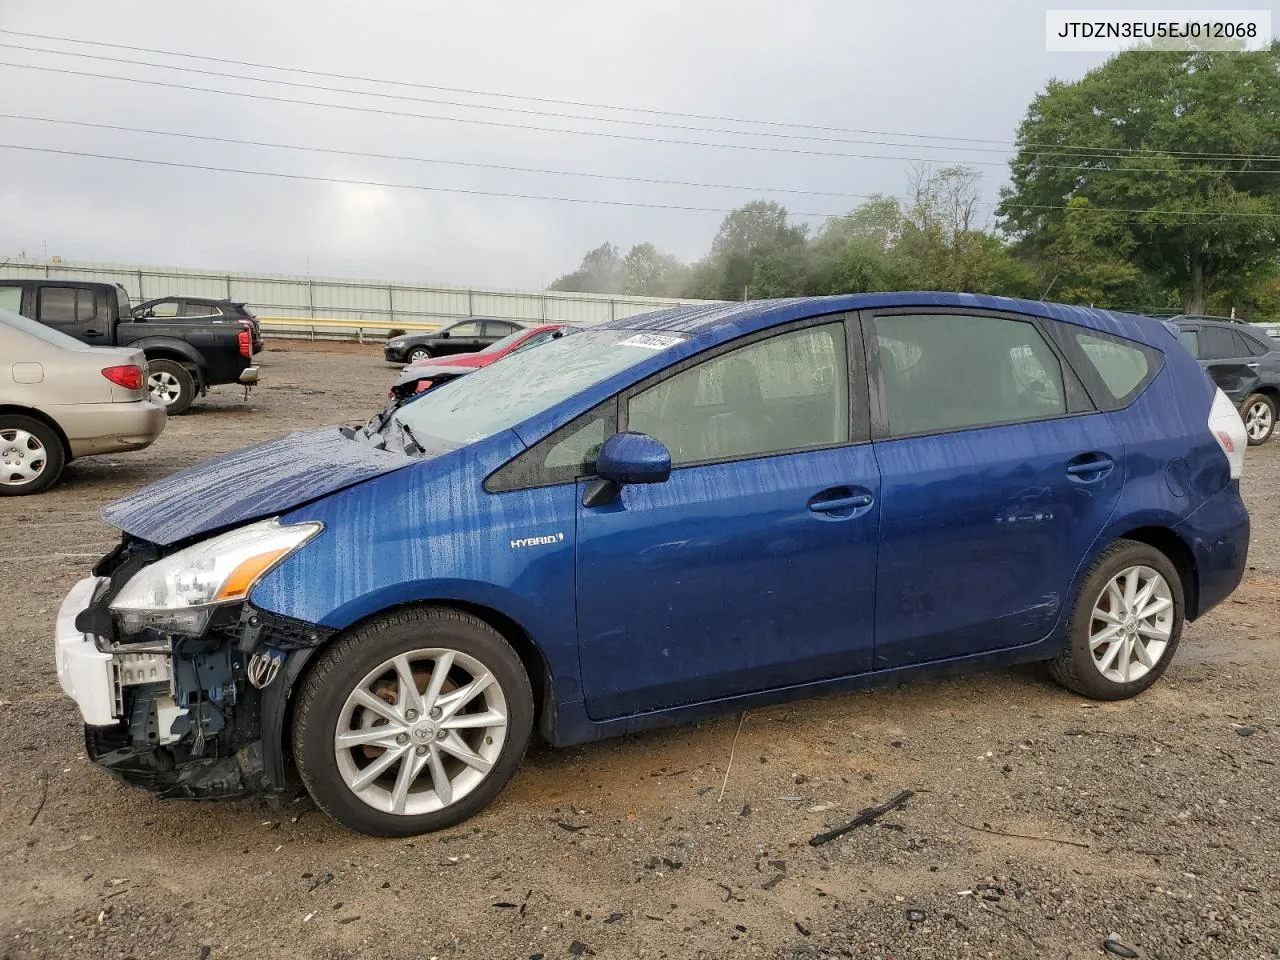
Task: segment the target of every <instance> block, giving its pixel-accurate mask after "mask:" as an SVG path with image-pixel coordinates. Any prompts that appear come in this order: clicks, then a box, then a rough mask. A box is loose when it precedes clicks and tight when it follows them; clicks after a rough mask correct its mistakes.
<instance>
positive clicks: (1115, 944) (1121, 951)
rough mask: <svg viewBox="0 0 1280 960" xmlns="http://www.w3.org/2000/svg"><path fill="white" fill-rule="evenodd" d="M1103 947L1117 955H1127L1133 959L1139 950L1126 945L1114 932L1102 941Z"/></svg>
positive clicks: (1130, 959)
mask: <svg viewBox="0 0 1280 960" xmlns="http://www.w3.org/2000/svg"><path fill="white" fill-rule="evenodd" d="M1102 949H1103V950H1105V951H1107V953H1110V954H1113V955H1115V956H1117V957H1127V958H1129V960H1133V958H1135V957H1137V956H1138V951H1137V950H1134V949H1133V948H1132V947H1126V946H1125V945H1124V944H1123V943H1121V942H1120V941H1119V940H1118V939H1117V938H1116V936H1115V934H1112V935H1111V936H1109V937H1107V939H1105V940H1103V941H1102Z"/></svg>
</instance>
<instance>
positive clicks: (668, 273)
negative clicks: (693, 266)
mask: <svg viewBox="0 0 1280 960" xmlns="http://www.w3.org/2000/svg"><path fill="white" fill-rule="evenodd" d="M688 280H689V268H688V267H687V266H685V265H684V264H683V263H681V262H680V261H679V260H677V259H676V258H675V257H673V256H671V254H669V253H662V252H661V251H660V250H658V248H657V247H655V246H654V245H653V244H652V243H637V244H636V245H635V246H634V247H632V248H631V249H630V251H628V252H627V255H626V257H625V258H624V259H623V261H622V292H623V293H629V294H635V295H637V296H643V297H671V296H675V295H677V294H678V293H679V292H680V291H681V289H682V288H683V287H684V286H685V284H686V283H688Z"/></svg>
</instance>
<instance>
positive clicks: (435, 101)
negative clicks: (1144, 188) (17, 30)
mask: <svg viewBox="0 0 1280 960" xmlns="http://www.w3.org/2000/svg"><path fill="white" fill-rule="evenodd" d="M0 48H5V49H9V50H26V51H30V52H33V53H52V54H55V55H57V56H62V57H80V58H82V59H87V60H101V61H104V62H107V63H118V64H125V65H128V66H132V67H151V68H155V69H159V70H176V71H178V72H180V73H194V74H199V75H201V76H206V77H217V78H219V79H223V80H247V81H250V82H252V83H270V84H275V85H277V86H282V87H294V88H296V89H302V90H320V91H323V92H326V93H344V94H353V95H355V96H360V97H379V98H381V99H385V100H406V101H409V102H411V103H429V104H432V105H434V106H442V107H462V108H464V109H467V110H493V111H497V112H499V113H519V114H525V115H527V116H535V117H551V118H554V119H558V120H584V121H588V122H590V123H616V124H626V125H629V126H637V127H650V128H654V129H666V130H686V131H693V132H695V133H724V134H728V135H730V136H735V137H772V138H774V139H780V140H814V141H819V142H823V143H845V144H862V145H870V146H880V147H908V148H909V147H911V146H912V144H909V143H894V142H892V141H885V140H865V139H846V138H841V137H831V136H820V135H817V134H803V133H772V132H765V131H759V130H730V129H726V128H724V127H707V126H705V125H697V126H692V125H689V124H680V123H669V122H668V123H662V122H657V121H652V120H631V119H626V118H623V117H591V116H583V115H581V114H576V113H559V112H556V111H551V110H532V109H529V108H527V107H504V106H498V105H495V104H491V103H464V102H462V101H459V100H442V99H439V98H437V97H417V96H410V95H408V94H402V93H381V92H378V91H372V90H355V89H352V88H351V87H335V86H329V85H326V84H320V83H301V82H299V81H296V80H273V79H270V78H267V77H247V76H244V75H243V74H236V73H227V72H225V71H223V70H202V69H201V68H199V67H182V66H177V65H175V64H168V63H148V62H146V61H143V60H129V59H126V58H124V57H108V56H103V55H101V54H94V53H74V52H72V51H68V50H51V49H49V48H48V47H31V46H23V45H22V44H17V43H4V42H0ZM930 146H932V147H935V148H936V149H941V150H968V151H974V152H982V153H1011V152H1013V151H1012V150H1011V149H1010V148H1008V147H965V146H950V145H946V144H931V145H930Z"/></svg>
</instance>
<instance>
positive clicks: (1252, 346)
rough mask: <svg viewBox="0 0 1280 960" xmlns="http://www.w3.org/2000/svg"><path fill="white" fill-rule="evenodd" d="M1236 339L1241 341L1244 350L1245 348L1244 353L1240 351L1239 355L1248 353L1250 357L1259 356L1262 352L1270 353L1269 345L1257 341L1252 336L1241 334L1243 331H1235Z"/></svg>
mask: <svg viewBox="0 0 1280 960" xmlns="http://www.w3.org/2000/svg"><path fill="white" fill-rule="evenodd" d="M1236 339H1238V340H1239V341H1241V342H1242V343H1243V344H1244V350H1245V352H1244V353H1242V354H1241V356H1244V355H1245V354H1248V355H1249V356H1251V357H1260V356H1262V355H1263V354H1264V353H1270V352H1271V348H1270V347H1268V346H1267V345H1266V344H1263V343H1261V342H1259V341H1257V340H1255V339H1253V337H1250V336H1246V335H1245V334H1243V333H1237V334H1236Z"/></svg>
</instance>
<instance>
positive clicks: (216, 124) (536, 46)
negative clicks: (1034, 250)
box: [0, 0, 1256, 288]
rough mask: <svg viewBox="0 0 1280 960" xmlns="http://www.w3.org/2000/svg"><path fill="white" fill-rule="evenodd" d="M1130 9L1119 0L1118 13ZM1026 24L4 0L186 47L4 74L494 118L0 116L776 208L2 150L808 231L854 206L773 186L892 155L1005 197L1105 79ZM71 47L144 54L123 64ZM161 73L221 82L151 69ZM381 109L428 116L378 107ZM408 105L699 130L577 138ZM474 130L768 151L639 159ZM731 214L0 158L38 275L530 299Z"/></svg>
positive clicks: (95, 99) (120, 96)
mask: <svg viewBox="0 0 1280 960" xmlns="http://www.w3.org/2000/svg"><path fill="white" fill-rule="evenodd" d="M1054 5H1055V6H1057V4H1054ZM1064 5H1065V4H1064ZM1090 5H1091V6H1094V7H1104V6H1107V4H1106V3H1105V2H1094V3H1092V4H1090ZM1139 5H1141V4H1138V3H1135V2H1133V0H1131V2H1129V3H1127V4H1124V6H1129V7H1133V6H1139ZM1117 6H1118V5H1117ZM1147 6H1151V5H1147ZM1199 6H1201V7H1205V6H1212V4H1211V3H1209V2H1201V3H1200V4H1199ZM1255 6H1256V4H1255ZM1044 9H1045V8H1044V6H1043V5H1040V4H1036V3H1029V2H1027V0H989V2H967V3H966V2H952V0H906V2H904V0H892V2H885V0H876V2H864V0H787V2H781V0H775V2H758V0H733V2H701V3H700V2H696V0H684V2H677V0H644V2H642V3H627V4H622V3H601V2H599V0H595V2H580V0H543V2H539V3H530V2H516V0H510V2H487V0H467V2H462V3H459V2H457V0H452V2H449V3H441V2H436V0H404V2H392V0H367V2H360V3H353V2H351V0H343V2H335V0H305V2H303V0H269V2H268V0H252V2H248V0H218V2H204V3H194V2H179V3H174V2H172V0H168V2H150V0H114V2H111V3H103V2H101V0H0V29H4V30H11V31H22V32H27V33H38V34H47V35H51V36H56V37H62V38H70V39H75V40H96V41H103V42H107V43H114V44H127V45H131V46H135V47H151V48H155V49H157V50H163V51H174V52H176V53H178V54H181V56H177V57H171V56H162V55H160V54H154V53H139V52H136V51H130V50H121V49H111V48H106V47H94V46H88V45H84V44H77V43H68V42H65V41H54V40H41V39H33V38H30V37H22V36H14V35H12V34H3V33H0V44H13V45H21V46H24V47H42V48H49V49H57V50H63V51H68V52H72V53H76V54H80V55H79V56H63V55H57V54H52V53H43V52H34V51H31V50H19V49H13V48H12V47H10V46H0V61H3V62H4V63H8V64H30V65H39V66H43V67H54V68H58V69H60V70H74V71H81V72H89V73H96V74H114V75H117V76H130V77H136V78H143V79H148V80H155V81H164V82H167V83H178V84H186V85H189V86H198V87H215V88H218V89H223V90H234V91H242V92H246V93H254V94H257V95H258V96H267V97H280V98H288V99H300V100H311V101H319V102H325V103H334V104H347V105H352V106H359V107H363V108H369V109H372V110H382V111H397V112H401V113H409V114H430V115H433V116H438V117H439V116H448V117H457V118H467V119H473V120H485V121H488V123H489V124H490V125H482V124H475V123H461V122H451V121H447V120H438V119H424V118H422V117H414V116H408V117H406V116H391V115H386V114H385V113H384V114H378V113H373V112H368V110H346V109H334V108H330V107H321V106H305V105H297V104H293V103H279V102H269V101H264V100H255V99H248V98H244V97H235V96H225V95H218V94H214V93H205V92H198V91H193V90H180V89H169V88H164V87H156V86H147V85H143V84H136V83H129V82H124V81H121V80H115V79H102V78H100V77H86V76H75V75H70V74H65V73H56V72H45V71H37V70H30V69H19V68H15V67H13V66H0V113H4V114H22V115H25V116H38V117H46V118H53V119H59V120H75V121H84V122H90V123H97V124H110V125H117V126H124V127H132V128H146V129H150V130H158V131H167V132H171V133H186V134H202V135H206V136H215V137H223V138H230V139H236V140H256V141H269V142H272V143H286V144H294V145H300V146H308V147H322V148H327V149H331V150H348V151H359V152H365V153H380V154H397V155H401V156H407V157H416V158H426V159H433V160H438V161H463V162H473V163H484V164H499V165H506V166H516V167H533V168H541V169H544V170H558V171H574V172H579V173H591V174H606V175H612V176H625V177H642V178H651V179H665V180H683V181H696V182H699V183H707V184H735V185H745V186H749V187H761V188H775V189H774V190H772V191H771V190H766V189H758V190H727V189H716V188H711V187H677V186H667V185H658V184H645V183H636V182H628V181H613V180H607V179H588V178H583V177H569V176H557V175H551V174H544V173H522V172H511V171H501V170H492V169H482V168H468V167H461V166H450V165H443V164H436V163H423V162H415V161H411V160H393V159H372V158H367V157H352V156H343V155H337V154H321V153H309V152H302V151H295V150H281V149H272V148H265V147H255V146H244V145H238V144H219V143H208V142H202V141H198V140H183V139H177V138H173V137H163V136H155V135H148V134H144V133H137V132H123V131H110V130H102V129H94V128H90V127H74V126H62V125H55V124H50V123H40V122H33V121H30V120H19V119H8V118H0V143H4V144H18V145H24V146H39V147H45V148H56V149H63V150H75V151H82V152H92V153H98V154H114V155H117V156H125V157H136V158H148V159H153V160H166V161H173V162H179V163H198V164H204V165H207V166H215V167H234V168H240V169H248V170H259V171H276V172H282V173H291V174H300V175H305V176H310V177H323V178H333V179H337V180H363V181H382V182H390V183H402V184H420V185H424V186H432V187H448V188H455V189H462V190H478V191H496V192H502V193H523V194H541V195H552V196H561V197H576V198H584V199H586V198H599V199H610V200H619V201H629V202H636V203H646V204H665V205H674V206H694V207H712V208H725V209H727V208H732V207H735V206H738V205H741V204H742V203H745V202H747V201H748V200H752V199H756V198H760V197H764V198H768V199H774V200H778V201H779V202H782V203H784V204H785V205H786V206H787V207H788V209H790V210H792V211H795V212H797V213H807V214H816V215H819V216H809V217H807V218H805V219H806V220H807V221H808V222H810V223H812V224H814V225H815V226H817V225H819V224H820V223H821V219H822V218H821V216H820V215H822V214H837V213H841V212H844V211H846V210H848V209H849V208H851V207H853V206H854V205H856V204H857V203H858V198H857V197H856V196H847V197H840V196H803V195H797V194H787V193H779V192H776V189H777V188H787V189H792V190H815V191H830V192H834V193H840V194H871V193H876V192H886V193H901V192H902V191H903V189H904V183H905V175H906V170H907V167H908V165H909V160H907V159H903V158H908V157H918V158H930V159H934V160H936V161H939V164H938V165H941V163H947V162H975V161H982V164H981V165H980V166H979V168H980V169H982V170H983V171H984V172H985V179H984V199H986V200H987V201H994V200H995V199H996V196H997V190H998V188H999V186H1000V184H1001V183H1002V182H1004V179H1005V167H1004V166H1003V164H1004V161H1005V160H1006V158H1007V154H1006V153H1003V152H1000V150H1001V148H1002V147H1004V146H1006V145H1007V143H1008V141H1009V140H1010V139H1011V138H1012V136H1013V133H1014V129H1015V126H1016V124H1017V122H1018V120H1019V119H1020V118H1021V117H1022V115H1023V113H1024V111H1025V110H1026V107H1027V104H1028V102H1029V101H1030V99H1031V98H1032V97H1033V96H1034V95H1035V94H1036V93H1037V92H1038V91H1040V90H1042V89H1043V88H1044V85H1045V83H1046V82H1047V81H1048V80H1049V79H1050V78H1051V77H1061V78H1075V77H1078V76H1080V75H1082V74H1083V73H1084V72H1085V71H1086V70H1088V69H1089V68H1091V67H1092V66H1094V65H1096V64H1097V63H1099V62H1101V58H1100V57H1098V56H1095V55H1088V54H1064V53H1056V54H1050V53H1046V52H1045V50H1044ZM84 54H94V55H97V56H105V57H115V58H127V59H130V60H138V61H143V63H142V64H141V65H129V64H123V63H113V62H109V61H104V60H95V59H90V58H87V57H85V56H83V55H84ZM196 55H205V56H209V57H229V58H234V59H237V60H243V61H253V62H257V63H263V64H270V65H278V66H288V67H299V68H303V69H307V70H313V71H321V72H325V73H340V74H347V75H351V76H356V77H368V78H376V79H385V80H400V81H408V82H410V83H416V84H429V85H436V86H443V87H454V88H466V89H469V90H475V91H482V92H485V93H499V94H515V95H519V96H522V97H538V98H550V99H553V100H561V101H565V100H568V101H582V102H590V103H594V104H616V105H625V106H635V107H648V108H653V109H658V110H667V111H674V112H677V113H684V114H703V115H716V116H724V117H741V118H751V119H761V120H771V121H782V122H787V123H802V124H814V125H821V126H826V127H838V128H857V129H861V130H874V131H888V132H893V133H897V134H919V135H927V137H929V138H940V137H972V138H979V139H987V140H993V141H1000V142H999V143H988V144H982V146H983V147H985V148H986V150H983V151H971V150H957V149H948V147H954V146H956V145H957V144H956V142H955V141H946V140H939V139H923V138H916V137H903V136H876V135H869V134H859V133H852V132H829V133H826V134H821V133H818V132H816V131H813V130H809V131H805V130H797V129H786V128H781V127H750V128H745V127H736V129H754V130H766V131H770V130H771V131H773V132H775V133H788V134H793V135H794V134H804V133H808V134H810V135H813V136H826V137H829V138H837V139H842V140H845V141H848V140H860V141H876V140H878V141H881V143H866V142H855V143H848V142H823V141H820V140H791V139H785V138H778V137H775V138H769V137H743V136H737V137H734V136H728V135H725V134H721V133H714V132H705V131H703V130H699V129H697V128H699V127H706V126H716V127H726V126H729V127H733V125H732V124H726V123H724V122H719V121H716V122H711V121H700V120H696V119H690V118H687V117H686V118H681V117H673V116H662V115H656V114H643V113H630V114H624V113H617V112H609V111H604V110H600V109H596V108H589V107H577V108H575V107H566V106H563V105H557V104H554V103H546V102H537V101H532V100H512V99H502V98H493V97H485V96H479V95H464V94H457V93H450V92H447V91H443V90H430V89H421V88H409V87H388V86H385V85H377V84H368V83H363V84H362V83H355V82H353V81H344V80H339V79H334V78H331V77H323V76H315V75H304V74H289V73H282V72H273V71H268V70H262V69H255V68H248V67H240V66H230V65H225V64H217V63H212V62H209V61H206V60H200V59H197V57H196ZM158 64H168V65H174V66H182V67H187V68H195V69H201V70H208V71H213V72H214V73H215V74H220V75H208V74H199V73H184V72H181V71H175V70H166V69H161V68H159V67H158V66H156V65H158ZM231 74H236V75H241V76H255V77H270V78H273V79H277V80H289V81H292V82H295V83H304V84H319V85H326V86H344V87H351V88H357V89H361V90H368V91H374V92H378V93H380V94H383V96H358V95H353V94H345V93H335V92H330V91H324V90H316V89H307V88H304V87H289V86H283V85H277V84H268V83H262V82H255V81H251V80H243V79H233V78H231V77H230V76H229V75H231ZM392 93H396V94H403V95H406V96H408V97H412V98H419V99H417V100H414V99H392V98H389V97H387V96H385V94H392ZM423 99H427V100H435V101H439V100H450V101H455V102H462V103H470V104H485V105H488V106H502V107H516V108H519V109H521V110H530V111H546V112H551V113H561V114H570V113H572V114H577V115H579V116H593V117H600V116H602V115H604V116H611V117H615V118H627V119H632V120H641V121H644V122H645V123H647V124H676V125H683V126H686V127H692V128H694V129H679V128H674V129H673V128H671V127H669V126H644V125H628V124H622V123H606V122H601V121H599V120H571V119H565V118H563V117H556V116H545V115H539V114H535V113H518V112H508V111H505V110H494V109H477V108H467V107H465V106H451V105H442V104H440V103H429V102H422V100H423ZM492 124H511V125H525V126H527V125H533V126H541V127H559V128H574V129H579V130H592V131H598V132H610V133H614V134H625V135H627V136H632V137H650V138H661V139H666V140H685V141H687V140H700V141H704V142H719V143H724V142H735V143H739V144H750V145H754V146H757V147H770V148H774V149H773V150H745V149H723V148H716V147H708V146H693V145H688V144H687V143H686V144H673V143H655V142H649V141H642V140H627V139H621V138H617V137H613V138H610V137H602V136H580V135H572V134H566V133H551V132H543V131H532V130H526V129H512V128H510V127H502V126H494V125H492ZM886 142H887V143H891V144H892V143H897V144H910V145H909V146H894V145H886ZM778 148H781V149H789V150H809V151H826V152H831V153H843V154H877V155H881V157H889V158H891V159H882V158H855V157H849V156H842V157H824V156H814V155H808V154H803V153H785V152H776V150H777V149H778ZM987 151H990V152H987ZM988 164H989V165H988ZM983 209H984V212H989V211H990V209H991V208H990V206H986V207H984V208H983ZM722 216H723V214H722V213H717V212H688V211H680V210H670V209H646V208H636V207H621V206H615V207H610V206H600V205H594V204H585V203H568V202H551V201H545V200H527V199H513V198H500V197H491V196H477V195H464V194H451V193H445V192H430V191H421V190H408V189H393V188H388V187H379V186H362V185H353V184H350V183H333V182H312V181H304V180H285V179H276V178H268V177H259V176H248V175H243V174H237V173H226V172H209V171H201V170H191V169H181V168H170V167H159V166H149V165H142V164H136V163H128V162H121V161H117V160H105V159H89V158H84V157H75V156H64V155H54V154H41V153H26V152H22V151H17V150H10V149H0V259H4V258H5V257H9V256H14V255H17V254H19V253H20V252H24V251H25V253H26V254H27V255H28V256H31V257H40V256H42V255H43V254H44V253H45V252H46V251H47V253H48V254H49V255H60V256H62V257H63V258H65V259H75V260H97V261H124V262H140V263H148V264H156V265H166V266H168V265H173V266H188V267H208V268H216V269H226V270H261V271H268V272H284V273H307V272H310V273H313V274H316V275H331V276H332V275H336V276H364V277H379V278H391V279H401V280H411V281H422V282H436V283H453V284H477V285H489V286H500V287H516V288H520V287H539V286H544V285H545V284H547V283H549V282H550V281H551V280H553V279H554V278H555V277H556V276H557V275H559V274H560V273H563V272H566V271H568V270H571V269H573V268H574V267H576V266H577V264H578V261H579V260H580V258H581V256H582V254H583V252H585V251H586V250H587V249H588V248H590V247H593V246H595V245H596V244H599V243H601V242H603V241H605V240H610V241H612V242H614V243H615V244H617V245H618V246H619V247H621V248H623V249H624V250H625V249H626V248H627V247H629V246H630V245H631V244H633V243H637V242H641V241H644V240H648V241H651V242H653V243H654V244H656V245H657V246H658V247H659V248H661V249H663V250H666V251H668V252H671V253H673V254H675V255H677V256H679V257H680V258H682V259H685V260H692V259H695V258H697V257H698V256H700V255H701V254H703V253H704V252H705V251H706V249H707V247H708V245H709V243H710V240H711V237H712V236H713V234H714V233H715V230H716V227H717V226H718V224H719V222H720V220H721V218H722Z"/></svg>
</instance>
